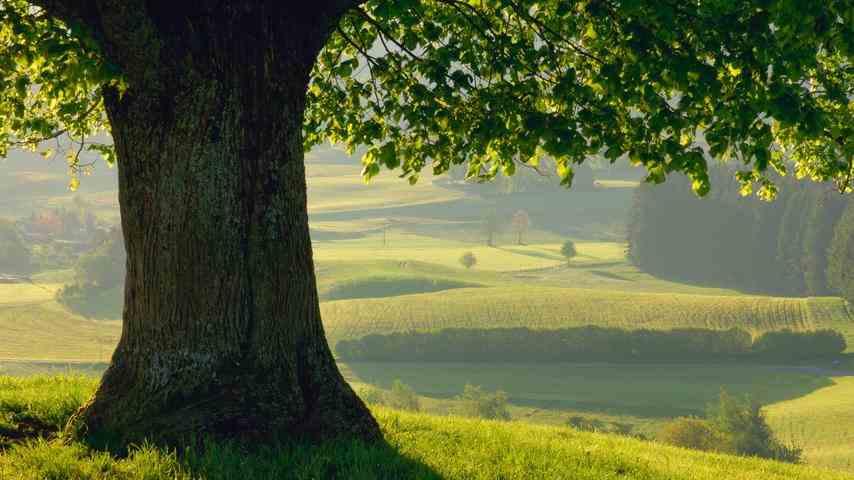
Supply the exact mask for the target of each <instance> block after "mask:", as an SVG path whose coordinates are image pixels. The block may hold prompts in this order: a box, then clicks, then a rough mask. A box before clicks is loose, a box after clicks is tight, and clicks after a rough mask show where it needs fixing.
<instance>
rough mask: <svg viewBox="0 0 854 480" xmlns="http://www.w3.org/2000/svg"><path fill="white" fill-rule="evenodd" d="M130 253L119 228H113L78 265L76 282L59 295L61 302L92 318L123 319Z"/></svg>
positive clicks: (60, 291)
mask: <svg viewBox="0 0 854 480" xmlns="http://www.w3.org/2000/svg"><path fill="white" fill-rule="evenodd" d="M125 265H126V253H125V248H124V239H123V238H122V233H121V230H120V229H119V228H113V229H111V230H109V232H108V233H107V234H106V235H104V236H103V237H101V238H99V243H97V245H96V246H95V248H93V249H92V250H91V251H89V252H87V253H85V254H83V255H81V256H80V258H79V259H78V260H77V263H76V264H75V266H74V274H75V278H74V282H73V283H71V284H68V285H66V286H64V287H63V288H62V289H60V290H59V292H57V297H56V298H57V301H58V302H59V303H61V304H63V305H65V306H66V307H67V308H69V309H70V310H72V311H74V312H76V313H78V314H80V315H83V316H86V317H91V318H118V317H120V316H121V311H122V310H121V309H122V298H121V286H122V285H123V284H124V279H125Z"/></svg>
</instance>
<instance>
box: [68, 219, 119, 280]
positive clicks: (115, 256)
mask: <svg viewBox="0 0 854 480" xmlns="http://www.w3.org/2000/svg"><path fill="white" fill-rule="evenodd" d="M125 262H126V254H125V248H124V239H123V238H122V235H121V230H120V229H118V228H113V229H111V230H110V231H109V232H107V234H106V236H104V237H102V243H100V244H99V245H97V246H96V247H95V248H94V249H93V250H92V251H90V252H88V253H86V254H84V255H82V256H81V257H80V259H79V260H78V261H77V265H75V267H74V271H75V276H76V281H77V282H78V283H80V284H81V285H88V286H94V287H99V288H114V287H116V286H118V285H121V283H122V282H123V281H124V276H125Z"/></svg>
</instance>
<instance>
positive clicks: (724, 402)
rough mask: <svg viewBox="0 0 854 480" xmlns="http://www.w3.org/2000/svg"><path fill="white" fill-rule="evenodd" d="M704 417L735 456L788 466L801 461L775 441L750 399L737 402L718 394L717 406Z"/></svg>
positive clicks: (797, 453)
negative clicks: (780, 462) (787, 464)
mask: <svg viewBox="0 0 854 480" xmlns="http://www.w3.org/2000/svg"><path fill="white" fill-rule="evenodd" d="M706 417H707V418H708V420H709V422H710V423H711V424H712V425H713V426H714V427H715V429H717V430H718V431H719V432H721V433H722V434H723V435H724V436H725V438H726V439H727V443H728V448H729V449H731V451H733V452H735V453H736V454H739V455H747V456H751V457H753V456H756V457H762V458H772V459H774V460H780V461H784V462H791V463H797V462H799V461H800V456H801V450H800V449H799V448H797V447H793V446H787V445H783V444H782V443H780V442H779V441H778V440H777V439H776V438H774V434H773V432H772V431H771V427H769V426H768V423H767V422H766V420H765V414H764V413H763V412H762V410H761V406H760V405H759V403H757V402H755V401H753V400H751V399H750V398H745V399H744V401H738V399H736V398H735V397H733V396H731V395H729V394H728V393H727V392H726V391H725V390H721V393H720V397H719V398H718V401H717V403H714V404H711V405H709V409H708V413H707V414H706Z"/></svg>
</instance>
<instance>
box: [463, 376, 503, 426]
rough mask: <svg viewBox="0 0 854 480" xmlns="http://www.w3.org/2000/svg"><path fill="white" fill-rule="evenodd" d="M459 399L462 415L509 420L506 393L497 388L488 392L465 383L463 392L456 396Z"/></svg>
mask: <svg viewBox="0 0 854 480" xmlns="http://www.w3.org/2000/svg"><path fill="white" fill-rule="evenodd" d="M457 400H460V401H461V408H462V413H463V415H466V416H469V417H478V418H486V419H490V420H510V411H509V410H508V409H507V393H505V392H503V391H501V390H498V391H497V392H495V393H489V392H486V391H484V390H483V388H481V387H479V386H475V385H469V384H466V386H465V387H463V394H462V395H460V396H459V397H457Z"/></svg>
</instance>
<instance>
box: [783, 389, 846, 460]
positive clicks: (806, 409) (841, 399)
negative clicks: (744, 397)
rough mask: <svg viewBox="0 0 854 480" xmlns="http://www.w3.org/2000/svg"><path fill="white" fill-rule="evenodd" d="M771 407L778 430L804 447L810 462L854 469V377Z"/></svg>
mask: <svg viewBox="0 0 854 480" xmlns="http://www.w3.org/2000/svg"><path fill="white" fill-rule="evenodd" d="M830 380H831V384H830V385H827V386H824V387H822V388H820V389H818V390H816V391H814V392H811V393H809V394H807V395H805V396H802V397H798V398H794V399H792V400H788V401H784V402H780V403H775V404H773V405H771V406H769V407H768V408H767V412H768V419H769V423H770V424H771V426H772V427H773V428H774V431H775V432H777V434H778V435H780V436H781V437H782V438H784V439H788V440H792V441H794V442H797V443H799V444H801V445H803V446H804V455H805V459H806V461H807V463H810V464H814V465H821V466H824V467H828V468H837V469H841V470H846V471H849V472H854V428H852V425H854V376H848V377H837V378H831V379H830Z"/></svg>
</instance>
